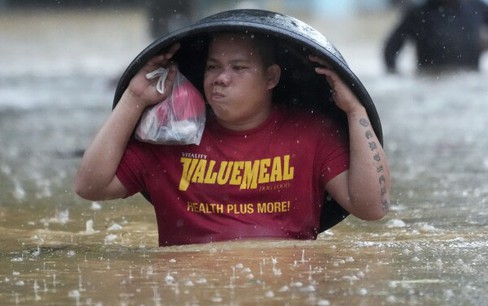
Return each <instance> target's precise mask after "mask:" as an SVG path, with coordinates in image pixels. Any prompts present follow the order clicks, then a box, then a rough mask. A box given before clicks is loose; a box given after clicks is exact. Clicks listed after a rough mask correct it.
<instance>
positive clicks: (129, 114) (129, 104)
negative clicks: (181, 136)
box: [74, 91, 144, 201]
mask: <svg viewBox="0 0 488 306" xmlns="http://www.w3.org/2000/svg"><path fill="white" fill-rule="evenodd" d="M143 110H144V107H143V106H140V105H139V104H138V103H137V102H136V101H134V97H131V95H130V93H129V92H128V91H126V92H125V93H124V94H123V96H122V98H121V100H120V101H119V103H118V104H117V106H116V107H115V109H114V110H113V112H112V113H111V115H110V117H109V118H108V120H107V121H106V122H105V124H104V125H103V126H102V128H101V129H100V131H99V132H98V133H97V135H96V136H95V138H94V139H93V141H92V142H91V144H90V145H89V146H88V148H87V149H86V151H85V154H84V155H83V159H82V161H81V165H80V168H79V170H78V173H77V175H76V178H75V183H74V189H75V192H76V193H77V194H78V195H79V196H81V197H82V198H85V199H87V200H92V201H98V200H109V199H116V198H122V197H125V196H126V195H127V191H126V189H125V187H124V186H123V185H122V184H121V183H120V181H119V180H118V179H117V176H116V175H115V173H116V171H117V168H118V165H119V163H120V160H121V159H122V156H123V154H124V151H125V148H126V146H127V143H128V141H129V139H130V137H131V135H132V131H133V130H134V128H135V126H136V124H137V122H138V120H139V118H140V116H141V114H142V112H143Z"/></svg>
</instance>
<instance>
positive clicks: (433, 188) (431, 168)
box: [0, 12, 488, 305]
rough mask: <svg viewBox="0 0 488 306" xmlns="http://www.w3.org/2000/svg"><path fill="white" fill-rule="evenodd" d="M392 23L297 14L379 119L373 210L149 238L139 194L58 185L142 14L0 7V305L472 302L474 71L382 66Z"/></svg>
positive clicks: (482, 139) (480, 230)
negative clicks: (302, 227) (206, 240)
mask: <svg viewBox="0 0 488 306" xmlns="http://www.w3.org/2000/svg"><path fill="white" fill-rule="evenodd" d="M288 13H290V14H291V13H292V12H288ZM392 20H393V19H392V15H391V14H385V15H379V16H378V15H377V16H362V17H361V18H357V19H351V20H345V21H341V22H340V23H339V24H336V25H334V27H333V26H332V25H331V23H325V22H323V21H320V22H318V21H317V22H314V21H313V20H312V21H311V23H313V25H314V26H316V27H317V28H318V29H321V30H323V32H324V33H325V34H326V36H328V37H329V38H330V39H331V40H332V41H333V42H335V43H336V46H337V47H338V49H339V50H340V51H341V52H342V53H343V55H344V56H345V58H346V59H347V60H348V61H349V62H350V64H351V67H353V71H355V72H356V73H357V74H358V76H359V77H360V79H361V80H363V82H364V83H365V85H366V87H367V88H368V90H369V91H370V94H371V95H372V97H373V99H374V100H375V103H376V105H377V108H378V111H379V113H380V116H381V118H382V122H383V128H384V133H385V144H386V149H387V151H388V153H389V157H390V163H391V166H392V171H393V177H394V188H393V196H392V198H393V203H394V205H393V210H392V212H391V213H390V214H389V215H388V216H387V217H386V218H385V219H384V220H382V221H379V222H373V223H367V222H362V221H358V220H357V219H354V218H352V217H349V218H347V219H346V221H344V222H342V223H341V224H339V225H338V226H336V227H334V228H333V229H332V230H330V231H329V232H327V233H324V234H322V235H321V236H320V237H319V239H318V240H317V241H244V242H227V243H216V244H208V245H191V246H181V247H168V248H158V247H157V245H156V244H157V232H156V225H155V219H154V215H153V211H152V208H151V206H150V205H149V204H147V203H146V202H145V200H144V199H143V198H142V197H140V196H136V197H134V198H132V199H129V200H123V201H111V202H107V203H92V202H88V201H84V200H81V199H79V198H78V197H76V196H75V195H74V194H73V193H72V191H71V182H72V178H73V173H74V171H75V169H76V167H77V165H78V162H79V154H78V153H79V151H80V150H82V149H83V148H84V147H85V146H86V145H87V143H88V141H89V140H90V138H91V137H92V136H93V134H94V133H95V131H96V129H97V128H98V127H99V126H100V124H101V123H102V122H103V120H104V119H105V118H106V117H107V115H108V113H109V112H110V106H111V99H112V95H113V90H114V88H113V86H111V80H113V79H117V75H118V74H119V73H120V72H121V71H122V70H123V69H124V68H125V67H126V65H127V64H128V63H129V62H130V61H131V60H132V58H133V57H134V56H135V55H136V54H137V53H138V52H139V51H141V50H142V49H143V48H144V47H145V46H146V45H147V44H148V42H149V40H148V37H147V34H146V32H145V20H144V18H143V16H142V15H141V13H140V12H118V13H114V12H92V13H86V12H81V13H80V12H71V13H69V14H63V15H59V16H56V15H53V14H40V15H39V14H37V15H25V14H17V15H13V16H6V15H0V40H1V41H0V133H1V134H0V148H1V149H0V233H2V235H1V238H0V304H2V305H17V304H18V305H246V304H249V305H253V304H262V305H275V304H276V305H282V304H285V305H395V304H397V305H404V304H409V305H486V301H487V300H488V290H487V288H488V268H487V266H486V260H485V258H486V255H487V254H488V242H487V239H486V234H487V233H488V222H487V218H488V208H487V205H488V204H487V201H488V200H487V199H488V185H487V184H486V181H487V179H488V157H487V156H486V154H485V152H487V150H488V138H487V137H486V135H485V134H486V133H485V130H486V127H487V123H488V122H487V119H486V114H487V113H488V100H487V97H488V87H487V86H486V84H488V69H486V64H485V69H484V71H483V72H482V73H480V74H460V75H451V76H444V77H442V78H440V79H438V78H435V77H434V78H426V77H421V78H420V77H417V76H415V75H413V74H412V73H411V71H409V70H408V69H406V72H405V73H404V74H402V75H400V76H389V75H385V74H384V73H383V71H382V70H381V62H380V59H379V48H381V42H382V38H383V36H384V35H385V33H386V32H387V31H388V26H389V25H390V24H391V22H392ZM331 28H333V29H334V31H335V32H334V33H331V32H330V29H331ZM338 29H341V30H340V31H339V30H338ZM328 33H330V35H329V34H328ZM360 55H361V56H360ZM349 59H351V60H349ZM408 59H409V55H408V53H407V55H406V56H405V57H404V61H405V62H404V63H402V64H403V65H404V66H405V67H406V66H407V64H406V63H407V62H408ZM485 62H486V61H485Z"/></svg>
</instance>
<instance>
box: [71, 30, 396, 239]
mask: <svg viewBox="0 0 488 306" xmlns="http://www.w3.org/2000/svg"><path fill="white" fill-rule="evenodd" d="M178 49H179V45H178V44H175V45H173V46H172V47H170V48H169V49H168V50H167V52H166V53H165V54H163V55H161V56H157V57H154V58H153V59H151V60H149V61H148V62H147V63H146V64H145V66H144V67H142V68H141V70H140V71H139V72H138V73H137V74H136V75H135V76H134V77H133V78H132V80H131V82H130V84H129V86H128V87H127V89H126V90H125V92H124V93H123V95H122V97H121V99H120V101H119V103H118V104H117V106H116V107H115V109H114V110H113V112H112V114H111V115H110V117H109V119H108V120H107V122H106V123H105V124H104V126H103V127H102V128H101V130H100V131H99V132H98V134H97V135H96V137H95V138H94V140H93V141H92V143H91V144H90V146H89V147H88V148H87V150H86V152H85V155H84V156H83V160H82V163H81V166H80V169H79V172H78V174H77V176H76V180H75V190H76V192H77V193H78V194H79V195H80V196H82V197H83V198H86V199H89V200H108V199H117V198H124V197H128V196H130V195H133V194H135V193H137V192H143V193H144V194H146V195H147V196H148V197H149V198H150V200H151V203H152V204H153V205H154V209H155V212H156V218H157V222H158V232H159V244H160V245H161V246H167V245H177V244H190V243H206V242H212V241H224V240H236V239H252V238H274V239H276V238H279V239H315V238H316V237H317V234H318V230H319V225H320V212H321V208H322V203H323V202H324V199H325V196H326V195H327V194H328V195H329V196H331V197H332V198H333V199H334V200H335V201H337V202H338V203H339V204H340V205H341V206H342V207H343V208H344V209H346V210H347V211H349V212H350V213H351V214H353V215H354V216H356V217H358V218H361V219H365V220H377V219H380V218H382V217H383V216H384V215H385V214H386V213H387V211H388V208H389V194H390V173H389V168H388V163H387V159H386V156H385V152H384V151H383V148H382V147H381V144H380V142H379V140H378V138H377V136H376V134H375V132H374V130H373V128H372V126H371V124H370V122H369V119H368V116H367V112H366V110H365V108H364V107H363V106H362V104H361V103H360V102H359V100H358V99H357V98H356V96H355V95H354V94H353V93H352V92H351V90H350V89H349V88H348V87H347V86H346V85H345V84H344V83H343V82H342V80H341V79H340V78H339V77H338V75H337V74H336V73H335V72H334V71H332V70H330V69H328V68H326V67H327V63H326V61H325V60H323V59H321V58H319V57H316V56H310V58H309V59H310V61H312V62H313V63H314V64H316V66H317V68H315V71H316V73H317V74H319V75H320V76H323V78H324V81H327V82H328V84H329V85H330V87H331V88H332V90H333V99H334V102H335V103H336V105H337V106H338V107H339V108H340V109H341V110H342V111H344V113H345V114H346V116H347V122H348V134H347V132H346V131H345V130H343V129H342V128H341V126H340V125H339V124H338V123H337V122H335V120H334V118H331V117H329V116H327V115H323V114H317V113H314V114H312V113H310V112H305V111H303V110H299V109H294V108H293V107H291V106H286V105H284V104H280V103H279V101H273V99H272V92H273V88H275V87H276V85H277V84H278V82H279V80H280V75H281V68H280V66H278V65H277V64H276V63H275V57H274V51H273V46H272V44H270V42H269V38H267V37H265V36H261V35H259V34H256V33H255V34H251V33H238V32H235V33H214V34H213V36H212V38H211V41H210V45H209V50H208V57H207V60H206V68H205V73H204V82H203V83H204V84H203V85H204V86H203V87H204V92H205V97H206V100H207V103H208V104H209V105H210V109H211V110H210V111H209V113H208V114H207V121H206V124H205V131H204V133H203V136H202V140H201V143H200V145H172V146H168V145H154V144H149V143H143V142H138V141H136V140H134V139H132V138H131V135H132V132H133V130H134V128H135V126H136V124H137V122H138V120H139V118H140V116H141V114H142V113H143V111H144V109H145V108H146V107H148V106H150V105H154V104H156V103H158V102H160V101H162V100H164V98H166V94H160V93H159V92H157V91H156V87H155V84H154V83H155V82H156V81H155V80H147V79H146V77H145V75H146V73H148V72H150V71H153V70H155V69H156V68H158V67H161V66H162V67H169V69H170V73H169V76H168V78H167V79H166V83H165V88H166V90H165V91H164V92H165V93H168V92H171V90H170V89H171V87H172V86H173V80H174V76H175V71H176V69H175V67H174V65H171V64H170V60H171V59H172V57H173V56H174V54H175V53H176V52H178ZM324 86H325V84H324ZM327 99H328V97H325V96H324V97H323V100H324V103H326V101H327Z"/></svg>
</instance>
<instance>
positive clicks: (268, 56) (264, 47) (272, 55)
mask: <svg viewBox="0 0 488 306" xmlns="http://www.w3.org/2000/svg"><path fill="white" fill-rule="evenodd" d="M220 35H233V36H241V37H242V39H249V41H250V42H251V43H252V45H253V47H254V48H255V49H256V50H257V53H258V54H259V56H260V57H261V60H262V63H263V66H264V67H266V68H267V67H269V66H271V65H274V64H277V61H276V49H275V44H274V43H273V40H272V37H271V36H270V35H269V34H262V33H256V32H249V31H225V32H215V33H212V34H211V38H210V41H212V40H213V39H215V38H216V37H217V36H220Z"/></svg>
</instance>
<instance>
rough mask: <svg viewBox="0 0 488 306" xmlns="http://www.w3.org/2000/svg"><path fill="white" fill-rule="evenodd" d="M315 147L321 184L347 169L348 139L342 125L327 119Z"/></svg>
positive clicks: (323, 184)
mask: <svg viewBox="0 0 488 306" xmlns="http://www.w3.org/2000/svg"><path fill="white" fill-rule="evenodd" d="M322 131H323V132H322V133H321V135H320V141H319V144H318V147H317V155H316V156H317V157H316V159H317V169H318V170H319V171H320V180H321V184H322V186H325V184H326V183H327V182H329V181H330V180H331V179H333V178H334V177H336V176H337V175H339V174H341V173H342V172H344V171H346V170H348V169H349V139H348V135H347V132H346V130H345V128H344V127H342V126H341V125H339V124H338V123H336V122H334V121H332V120H327V122H326V123H324V124H323V127H322Z"/></svg>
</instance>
